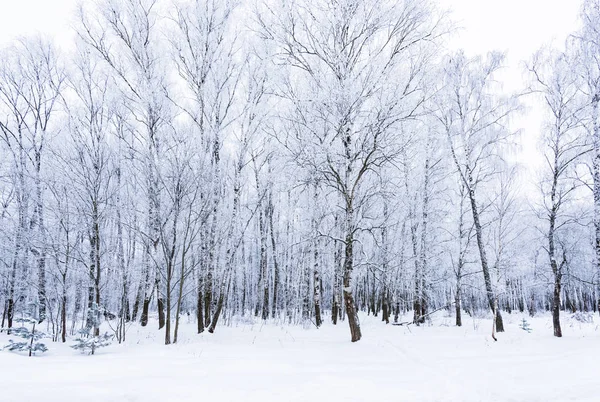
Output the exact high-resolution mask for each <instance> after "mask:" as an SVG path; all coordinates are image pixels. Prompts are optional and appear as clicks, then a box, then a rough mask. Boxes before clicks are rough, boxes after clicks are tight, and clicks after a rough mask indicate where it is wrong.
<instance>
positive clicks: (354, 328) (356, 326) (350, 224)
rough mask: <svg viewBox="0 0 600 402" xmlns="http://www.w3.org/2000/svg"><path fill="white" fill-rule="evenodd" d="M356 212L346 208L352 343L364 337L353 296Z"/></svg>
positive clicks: (346, 277)
mask: <svg viewBox="0 0 600 402" xmlns="http://www.w3.org/2000/svg"><path fill="white" fill-rule="evenodd" d="M353 218H354V210H353V208H352V205H351V204H348V205H347V207H346V230H347V233H346V241H345V242H344V243H345V244H344V245H345V256H344V278H343V281H344V283H343V285H344V305H345V307H346V316H347V317H348V325H349V326H350V336H351V340H352V342H357V341H359V340H360V338H361V337H362V335H361V332H360V323H359V321H358V314H357V311H356V305H355V303H354V297H353V296H352V270H353V269H354V219H353Z"/></svg>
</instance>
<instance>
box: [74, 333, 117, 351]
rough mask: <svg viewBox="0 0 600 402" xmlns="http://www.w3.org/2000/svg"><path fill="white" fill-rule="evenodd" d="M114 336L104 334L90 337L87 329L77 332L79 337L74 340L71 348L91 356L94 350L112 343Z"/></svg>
mask: <svg viewBox="0 0 600 402" xmlns="http://www.w3.org/2000/svg"><path fill="white" fill-rule="evenodd" d="M113 338H114V335H109V334H108V333H104V334H103V335H98V336H90V331H89V330H88V329H82V330H80V331H79V337H78V338H76V339H75V343H74V344H73V345H71V347H72V348H73V349H75V350H79V351H81V353H88V354H90V355H93V354H94V352H96V349H98V348H102V347H105V346H108V345H110V344H111V343H112V341H113Z"/></svg>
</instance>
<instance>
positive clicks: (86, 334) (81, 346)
mask: <svg viewBox="0 0 600 402" xmlns="http://www.w3.org/2000/svg"><path fill="white" fill-rule="evenodd" d="M100 317H101V314H100V309H99V308H98V305H97V304H96V303H94V304H93V305H92V306H91V307H90V309H89V310H88V313H87V321H86V322H87V324H86V327H85V328H83V329H81V330H79V332H78V333H79V337H78V338H76V339H75V343H74V344H73V345H71V347H72V348H73V349H75V350H79V351H81V353H86V352H87V353H88V354H90V355H93V354H94V353H95V352H96V349H98V348H102V347H105V346H108V345H110V344H111V343H112V341H113V338H114V335H109V334H108V333H104V334H103V335H100V334H98V335H94V333H95V332H96V329H97V328H99V327H100V323H101V319H100Z"/></svg>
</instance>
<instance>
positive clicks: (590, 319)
mask: <svg viewBox="0 0 600 402" xmlns="http://www.w3.org/2000/svg"><path fill="white" fill-rule="evenodd" d="M571 319H572V320H574V321H577V322H580V323H583V324H593V323H594V316H593V315H592V314H591V313H584V312H583V311H577V312H575V313H573V314H572V315H571Z"/></svg>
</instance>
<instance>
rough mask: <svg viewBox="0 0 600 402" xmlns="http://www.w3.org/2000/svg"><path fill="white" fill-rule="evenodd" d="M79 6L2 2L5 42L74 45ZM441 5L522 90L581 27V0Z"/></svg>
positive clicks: (532, 128)
mask: <svg viewBox="0 0 600 402" xmlns="http://www.w3.org/2000/svg"><path fill="white" fill-rule="evenodd" d="M83 1H84V3H85V1H91V0H83ZM76 4H77V0H0V10H1V12H0V45H5V44H7V43H10V41H11V40H13V39H14V38H15V37H17V36H20V35H27V34H31V33H35V32H41V33H45V34H50V35H52V36H54V37H55V39H56V41H57V42H59V43H63V44H64V43H70V39H71V29H70V26H71V23H72V18H73V15H74V9H75V6H76ZM438 4H440V6H441V7H442V8H450V9H452V10H453V12H452V18H453V20H454V21H456V23H457V25H458V26H460V27H461V29H460V30H459V31H458V32H457V33H456V34H454V35H453V37H452V38H451V40H450V46H451V47H453V48H464V49H465V51H466V53H467V54H468V55H475V54H482V53H486V52H488V51H491V50H500V51H506V52H507V55H508V58H507V68H506V70H505V72H504V74H503V79H504V82H505V87H506V89H508V90H518V89H520V88H522V86H523V77H522V71H523V70H522V62H523V61H524V60H527V59H529V58H530V57H531V55H532V54H533V53H534V52H535V51H536V50H537V49H539V48H540V47H541V46H543V45H545V44H551V43H552V44H554V45H556V46H559V47H560V46H562V44H563V43H564V40H565V38H566V37H567V35H568V34H569V33H570V32H572V31H573V30H575V29H576V28H577V17H578V12H579V8H580V5H581V0H439V1H438ZM524 116H525V117H522V118H519V119H517V120H516V122H515V125H516V127H515V128H522V129H523V135H522V142H521V144H522V148H523V150H522V152H521V153H520V154H519V158H520V159H521V160H522V162H523V163H524V164H525V165H528V166H532V165H536V164H537V163H538V162H539V160H540V159H539V152H537V150H536V139H537V137H538V133H539V128H540V124H541V119H540V113H539V110H538V111H536V110H530V111H529V112H528V113H527V114H525V115H524Z"/></svg>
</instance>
